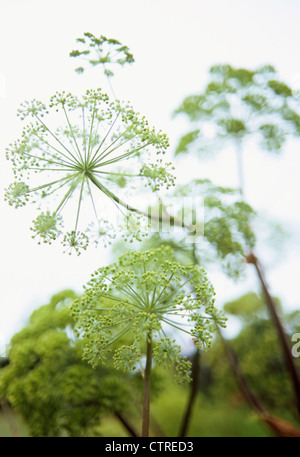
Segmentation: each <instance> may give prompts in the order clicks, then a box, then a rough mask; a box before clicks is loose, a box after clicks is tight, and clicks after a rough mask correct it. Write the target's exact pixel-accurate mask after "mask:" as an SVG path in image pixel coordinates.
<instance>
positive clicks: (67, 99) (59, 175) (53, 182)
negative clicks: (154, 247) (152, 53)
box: [5, 89, 174, 254]
mask: <svg viewBox="0 0 300 457" xmlns="http://www.w3.org/2000/svg"><path fill="white" fill-rule="evenodd" d="M19 115H20V117H21V119H25V118H27V117H28V116H30V117H31V118H33V122H31V123H29V124H28V125H27V126H26V127H25V128H24V129H23V132H22V138H21V139H20V140H18V141H16V142H15V143H13V144H10V145H9V147H8V148H7V150H6V154H7V158H8V159H9V160H10V161H11V162H12V166H13V171H14V175H15V178H16V181H15V182H14V183H13V184H11V185H10V186H9V187H8V188H7V190H6V193H5V199H6V200H7V201H8V203H9V204H10V205H12V206H15V207H16V208H17V207H21V206H24V205H25V204H26V203H27V202H28V201H29V200H31V201H32V202H33V203H35V204H36V205H37V206H38V207H39V209H41V208H42V206H43V205H44V203H46V202H48V203H49V204H50V206H49V205H48V206H47V208H46V212H41V214H39V216H38V217H37V219H36V220H35V222H34V224H33V227H32V230H33V232H34V235H33V237H37V238H38V239H39V241H43V242H45V243H47V242H52V241H54V240H55V239H56V238H57V237H58V236H59V235H60V234H61V233H62V230H61V227H62V217H61V211H62V209H63V208H65V206H66V205H67V204H68V205H69V202H70V201H71V200H72V201H74V198H72V197H75V210H74V211H75V217H74V225H73V227H72V228H71V230H69V231H68V232H67V233H65V234H64V239H63V244H64V245H65V246H67V247H68V246H69V247H71V248H72V250H73V248H74V249H75V251H76V252H77V253H78V254H79V253H80V252H81V251H82V250H84V249H86V248H87V245H88V241H89V239H88V234H86V233H85V229H84V230H83V231H80V230H79V229H78V227H79V225H78V224H79V215H80V212H81V211H82V206H83V205H82V200H83V198H84V197H85V196H88V197H89V198H90V202H91V205H90V208H91V210H92V212H93V214H94V217H95V219H96V221H99V220H101V218H100V217H98V214H97V210H96V204H95V196H94V193H95V191H100V192H101V194H102V195H105V197H107V198H108V199H110V201H112V202H113V203H114V204H115V205H116V206H117V207H119V208H120V207H123V208H125V209H126V210H128V211H133V212H139V211H138V210H137V209H136V208H134V207H132V206H130V205H128V204H127V203H126V202H124V201H123V200H121V199H120V198H119V197H118V196H117V195H116V194H115V193H114V192H115V191H114V188H116V187H119V188H120V189H122V190H124V189H125V190H126V189H127V190H128V189H129V188H130V184H131V183H134V184H135V186H136V187H137V183H138V180H140V182H141V183H142V184H143V185H144V186H146V187H147V186H149V185H150V186H151V188H152V190H158V189H159V187H160V186H164V185H165V186H166V187H167V188H168V187H169V186H170V185H173V184H174V177H173V176H172V174H171V173H170V172H169V171H168V170H167V168H170V167H171V164H169V163H168V164H165V165H163V164H162V163H161V159H160V158H154V157H157V155H158V156H160V155H161V154H164V153H165V151H166V148H167V147H168V139H167V137H166V135H165V134H163V133H162V132H161V131H160V132H156V131H155V129H153V128H150V127H149V126H148V122H147V120H146V119H145V117H142V116H140V115H139V114H138V113H135V112H134V111H133V109H132V107H131V106H129V105H127V104H123V103H121V102H120V101H118V100H116V101H113V102H111V101H110V100H109V98H108V96H107V95H106V94H105V93H103V92H102V91H101V90H100V89H97V90H88V91H87V92H86V93H85V95H84V96H83V97H82V98H77V97H75V96H73V95H72V94H70V93H65V92H62V93H56V94H55V95H54V96H53V97H51V100H50V104H49V107H47V106H46V105H45V104H44V103H42V102H40V101H37V100H33V101H32V102H25V103H23V104H22V106H21V109H20V110H19ZM46 119H47V120H46ZM48 120H49V123H48ZM50 125H58V126H59V127H55V128H53V127H50ZM126 164H128V165H129V169H128V170H127V169H126ZM120 167H122V168H120ZM29 180H30V185H29V183H28V181H29ZM99 234H100V235H101V230H99Z"/></svg>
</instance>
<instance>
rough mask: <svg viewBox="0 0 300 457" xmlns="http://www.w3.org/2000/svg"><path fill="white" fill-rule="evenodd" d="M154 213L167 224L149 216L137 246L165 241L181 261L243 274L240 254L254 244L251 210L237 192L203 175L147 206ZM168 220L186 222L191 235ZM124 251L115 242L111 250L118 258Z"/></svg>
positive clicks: (163, 243)
mask: <svg viewBox="0 0 300 457" xmlns="http://www.w3.org/2000/svg"><path fill="white" fill-rule="evenodd" d="M194 197H197V200H196V198H194ZM195 202H196V205H198V206H195ZM202 205H203V206H202ZM159 213H162V215H163V216H164V217H165V218H166V220H167V224H166V223H164V222H162V223H160V222H156V220H155V218H152V220H151V230H150V232H149V236H148V237H147V239H145V240H144V241H143V243H142V244H140V245H138V248H139V249H152V248H155V247H158V246H161V245H167V246H170V247H171V248H172V250H173V251H174V254H175V256H176V258H177V260H178V261H179V262H182V263H183V264H192V263H199V264H200V265H201V266H203V267H205V268H206V267H207V266H208V265H209V264H213V263H218V264H219V265H221V268H222V269H223V271H224V272H225V273H226V274H227V275H229V276H230V277H232V278H238V277H239V276H240V275H242V274H243V270H244V265H245V262H244V256H245V254H247V252H248V251H249V250H251V249H252V248H253V247H254V245H255V235H254V233H253V231H252V228H251V224H252V221H253V220H254V218H255V216H256V214H255V212H254V210H253V209H252V208H251V206H250V205H248V204H247V203H246V202H244V201H242V199H241V196H240V193H239V191H238V190H236V189H232V188H228V187H221V186H216V185H214V184H213V183H212V182H211V181H210V180H208V179H196V180H193V181H191V182H189V183H188V184H185V185H178V186H176V188H175V190H174V191H173V192H169V193H168V194H167V195H165V196H164V199H163V201H162V200H160V201H158V203H157V207H154V208H151V215H152V214H154V215H155V214H157V215H158V214H159ZM183 214H184V216H183ZM172 218H176V220H177V221H183V222H184V223H185V224H186V225H191V226H192V227H193V229H194V233H190V232H189V231H188V229H187V228H186V227H178V225H177V226H176V225H175V224H174V223H172ZM136 246H137V245H136V244H133V245H132V246H130V247H131V248H132V249H134V248H136ZM127 249H128V244H125V243H122V242H117V243H115V244H114V245H113V251H112V252H113V255H114V256H116V257H117V256H118V255H119V253H120V252H122V251H125V250H127ZM195 257H196V259H195Z"/></svg>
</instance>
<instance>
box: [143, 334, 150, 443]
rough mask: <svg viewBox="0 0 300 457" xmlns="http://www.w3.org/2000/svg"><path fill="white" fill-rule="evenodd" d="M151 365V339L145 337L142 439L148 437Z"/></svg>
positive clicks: (148, 336)
mask: <svg viewBox="0 0 300 457" xmlns="http://www.w3.org/2000/svg"><path fill="white" fill-rule="evenodd" d="M151 365H152V337H151V335H147V350H146V367H145V372H144V401H143V424H142V437H147V436H148V435H149V417H150V377H151Z"/></svg>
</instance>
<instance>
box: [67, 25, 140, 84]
mask: <svg viewBox="0 0 300 457" xmlns="http://www.w3.org/2000/svg"><path fill="white" fill-rule="evenodd" d="M77 43H78V44H79V45H80V49H76V50H74V51H72V52H70V57H80V58H84V59H85V60H86V61H87V62H88V63H89V64H90V65H92V66H96V65H102V66H103V69H104V74H105V75H106V76H107V77H111V76H113V75H114V73H113V71H112V67H113V66H116V65H122V66H123V65H124V64H126V63H128V64H131V63H133V62H134V58H133V55H132V54H131V52H130V51H129V48H128V47H127V46H125V45H123V44H121V43H120V42H119V41H118V40H115V39H114V38H107V37H105V36H104V35H100V37H99V38H97V37H95V35H93V34H92V33H89V32H87V33H84V36H83V37H82V38H77ZM75 71H77V73H83V72H84V67H78V68H76V70H75Z"/></svg>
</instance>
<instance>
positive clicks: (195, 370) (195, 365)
mask: <svg viewBox="0 0 300 457" xmlns="http://www.w3.org/2000/svg"><path fill="white" fill-rule="evenodd" d="M199 369H200V351H199V349H197V350H196V351H195V353H194V357H193V362H192V383H191V389H190V397H189V400H188V404H187V407H186V410H185V414H184V417H183V420H182V424H181V428H180V432H179V436H180V437H185V436H186V432H187V430H188V426H189V423H190V419H191V415H192V410H193V406H194V403H195V400H196V396H197V393H198V387H199Z"/></svg>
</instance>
